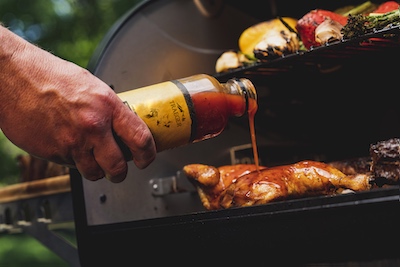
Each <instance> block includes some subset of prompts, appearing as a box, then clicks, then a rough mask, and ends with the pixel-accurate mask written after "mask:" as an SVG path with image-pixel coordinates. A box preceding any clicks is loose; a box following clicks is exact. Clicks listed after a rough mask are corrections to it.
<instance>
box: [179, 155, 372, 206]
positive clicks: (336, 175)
mask: <svg viewBox="0 0 400 267" xmlns="http://www.w3.org/2000/svg"><path fill="white" fill-rule="evenodd" d="M183 171H184V173H185V174H186V176H187V177H188V179H189V180H190V181H191V182H192V183H193V184H194V185H195V187H196V189H197V192H198V194H199V196H200V199H201V201H202V203H203V205H204V207H205V208H206V209H208V210H216V209H227V208H232V207H244V206H252V205H258V204H265V203H269V202H272V201H278V200H285V199H293V198H300V197H307V196H317V195H334V194H339V193H342V192H343V190H352V191H363V190H368V189H370V188H371V184H370V182H371V176H370V175H369V174H367V173H365V174H356V175H346V174H344V173H343V172H341V171H340V170H338V169H336V168H335V167H333V166H331V165H329V164H325V163H322V162H316V161H300V162H298V163H294V164H290V165H282V166H276V167H268V168H267V167H260V168H259V170H257V168H256V165H252V164H237V165H226V166H221V167H218V168H217V167H214V166H209V165H203V164H190V165H186V166H184V168H183Z"/></svg>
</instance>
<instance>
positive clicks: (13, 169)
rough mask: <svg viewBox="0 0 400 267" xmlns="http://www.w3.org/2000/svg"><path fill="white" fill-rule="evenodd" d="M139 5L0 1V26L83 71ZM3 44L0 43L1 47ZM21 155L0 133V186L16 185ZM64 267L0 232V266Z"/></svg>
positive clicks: (29, 242) (26, 239)
mask: <svg viewBox="0 0 400 267" xmlns="http://www.w3.org/2000/svg"><path fill="white" fill-rule="evenodd" d="M139 2H141V1H140V0H136V1H135V0H35V1H28V0H1V1H0V22H1V23H2V24H3V25H5V26H6V27H8V28H9V29H10V30H12V31H13V32H15V33H16V34H18V35H20V36H21V37H23V38H25V39H26V40H28V41H29V42H32V43H35V44H37V45H38V46H39V47H41V48H43V49H45V50H48V51H50V52H52V53H53V54H55V55H57V56H59V57H61V58H64V59H66V60H69V61H72V62H74V63H76V64H78V65H80V66H82V67H86V66H87V64H88V62H89V60H90V58H91V56H92V54H93V53H94V50H95V49H96V47H97V45H98V44H99V42H100V41H101V40H102V38H104V36H105V34H106V33H107V31H108V30H109V29H110V28H111V26H112V25H113V24H114V23H115V22H116V21H117V20H118V19H119V18H120V17H121V16H122V15H123V14H125V13H126V12H128V11H129V10H130V9H132V8H134V7H135V6H136V5H137V4H138V3H139ZM0 45H1V44H0ZM20 153H25V152H24V151H22V150H20V149H19V148H18V147H16V146H14V145H13V144H12V143H11V142H10V141H8V139H7V138H6V137H5V136H4V135H3V134H2V132H1V131H0V186H5V185H9V184H12V183H15V182H17V181H18V178H19V172H18V166H17V163H16V160H15V157H16V155H18V154H20ZM4 266H10V267H17V266H30V267H35V266H52V267H58V266H67V265H66V263H65V262H63V261H62V260H61V259H60V258H58V256H57V255H55V254H54V253H52V252H51V251H50V250H48V249H47V248H46V247H44V246H42V245H41V243H39V242H38V241H37V240H35V239H33V238H31V237H30V236H26V235H24V234H14V235H9V234H2V233H1V232H0V267H4Z"/></svg>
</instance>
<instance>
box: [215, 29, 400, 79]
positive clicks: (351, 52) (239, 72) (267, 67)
mask: <svg viewBox="0 0 400 267" xmlns="http://www.w3.org/2000/svg"><path fill="white" fill-rule="evenodd" d="M399 47H400V25H397V26H389V27H387V28H385V29H382V30H379V31H375V32H372V33H369V34H365V35H362V36H360V37H357V38H353V39H349V40H341V41H335V42H332V43H329V44H326V45H323V46H319V47H315V48H311V49H310V50H308V51H299V52H297V53H293V54H288V55H283V56H282V57H279V58H275V59H271V60H268V61H265V62H257V63H255V64H253V65H249V66H245V67H241V68H237V69H233V70H230V71H227V72H225V73H218V74H216V75H214V76H215V77H216V78H217V79H219V80H227V79H229V78H232V77H237V76H244V77H249V78H253V79H255V78H257V77H260V76H273V75H278V74H282V73H288V72H291V71H294V70H298V69H299V68H301V69H302V71H304V68H307V69H308V70H314V69H315V68H318V69H319V68H320V66H326V65H328V66H329V65H334V64H343V63H346V62H348V61H354V60H356V59H357V58H359V57H365V56H374V55H378V56H381V55H382V53H391V52H394V51H397V49H398V48H399Z"/></svg>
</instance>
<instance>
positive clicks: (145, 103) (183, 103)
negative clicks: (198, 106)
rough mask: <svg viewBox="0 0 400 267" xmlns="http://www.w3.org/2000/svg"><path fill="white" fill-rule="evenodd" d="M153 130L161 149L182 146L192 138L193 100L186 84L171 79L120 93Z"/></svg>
mask: <svg viewBox="0 0 400 267" xmlns="http://www.w3.org/2000/svg"><path fill="white" fill-rule="evenodd" d="M118 96H119V97H120V98H121V99H122V101H124V102H125V103H126V104H127V105H128V106H129V107H130V108H131V109H132V110H133V111H134V112H136V114H137V115H138V116H139V117H140V118H142V120H143V121H144V122H145V123H146V124H147V126H148V127H149V129H150V131H151V132H152V134H153V137H154V139H155V142H156V145H157V151H159V152H160V151H163V150H166V149H169V148H174V147H178V146H181V145H184V144H187V143H189V142H190V141H191V134H192V127H193V125H194V124H193V123H192V117H193V118H194V114H191V113H190V111H191V110H193V109H191V107H192V103H191V98H190V95H189V93H188V92H187V90H186V88H185V87H184V86H183V85H182V84H181V83H180V82H178V81H173V82H172V81H168V82H163V83H160V84H156V85H150V86H147V87H143V88H138V89H135V90H130V91H126V92H122V93H118Z"/></svg>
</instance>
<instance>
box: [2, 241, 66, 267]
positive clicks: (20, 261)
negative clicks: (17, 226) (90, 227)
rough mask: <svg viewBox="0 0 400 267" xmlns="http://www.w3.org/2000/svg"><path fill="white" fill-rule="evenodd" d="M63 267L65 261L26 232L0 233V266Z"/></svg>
mask: <svg viewBox="0 0 400 267" xmlns="http://www.w3.org/2000/svg"><path fill="white" fill-rule="evenodd" d="M22 266H23V267H27V266H29V267H64V266H69V265H68V263H67V262H65V261H64V260H63V259H61V258H60V257H58V255H57V254H55V253H54V252H52V251H51V250H50V249H48V248H47V247H46V246H44V245H43V244H42V243H40V242H39V241H38V240H36V239H35V238H33V237H31V236H29V235H26V234H0V267H22Z"/></svg>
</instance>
